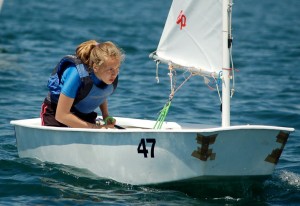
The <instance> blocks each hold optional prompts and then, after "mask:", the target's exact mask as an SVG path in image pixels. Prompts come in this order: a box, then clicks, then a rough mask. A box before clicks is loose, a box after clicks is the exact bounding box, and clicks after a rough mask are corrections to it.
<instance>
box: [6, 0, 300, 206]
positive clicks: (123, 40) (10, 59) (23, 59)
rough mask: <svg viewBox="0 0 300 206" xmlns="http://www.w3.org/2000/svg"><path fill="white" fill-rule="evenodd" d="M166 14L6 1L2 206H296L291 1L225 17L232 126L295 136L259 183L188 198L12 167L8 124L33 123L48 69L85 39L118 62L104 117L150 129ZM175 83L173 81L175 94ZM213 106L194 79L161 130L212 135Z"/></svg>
mask: <svg viewBox="0 0 300 206" xmlns="http://www.w3.org/2000/svg"><path fill="white" fill-rule="evenodd" d="M170 4H171V1H170V0H164V1H158V0H157V1H146V0H139V1H136V0H126V1H124V0H114V1H108V0H106V1H105V0H89V1H81V0H68V1H58V0H51V1H50V0H43V1H21V0H5V2H4V5H3V7H2V11H1V13H0V96H1V97H0V131H1V132H0V204H1V205H98V204H103V205H274V206H275V205H276V206H277V205H300V157H299V155H300V139H299V137H300V133H299V129H300V103H299V101H300V98H299V97H300V75H299V69H300V66H299V63H300V23H299V19H300V12H299V8H300V1H299V0H285V1H282V0H263V1H261V0H236V1H235V4H234V8H233V9H234V10H233V37H234V43H233V46H234V47H233V53H234V64H235V67H236V68H237V69H238V70H239V72H237V73H236V88H235V90H236V93H235V95H234V97H233V99H232V100H231V103H232V106H231V110H232V111H231V112H232V117H231V122H232V125H237V124H263V125H276V126H287V127H294V128H295V129H296V132H295V133H293V134H292V135H291V136H290V138H289V141H288V143H287V145H286V147H285V150H284V152H283V154H282V156H281V158H280V161H279V163H278V165H277V167H276V169H275V172H274V174H273V176H272V177H271V178H269V179H268V180H266V181H263V182H260V183H255V185H254V186H249V185H251V184H249V183H246V182H244V183H242V184H244V187H242V189H241V190H239V191H238V192H235V191H234V187H235V186H234V183H228V184H227V187H224V188H217V189H215V190H209V189H208V188H206V187H202V188H201V190H199V191H195V190H194V191H193V192H192V193H189V192H185V190H182V188H181V189H175V188H174V189H172V188H160V187H155V188H153V187H146V186H143V187H140V186H131V185H124V184H121V183H117V182H114V181H112V180H109V179H102V178H99V177H96V176H94V175H93V174H90V173H89V172H88V171H85V170H80V169H77V168H72V167H68V166H64V165H57V164H51V163H41V162H38V161H36V160H32V159H20V158H18V154H17V148H16V141H15V137H14V131H13V127H12V126H11V125H10V124H9V122H10V120H12V119H24V118H33V117H37V116H38V115H39V110H40V105H41V102H42V101H43V98H44V97H45V95H46V92H47V90H46V87H45V85H46V82H47V78H48V76H49V74H50V72H51V70H52V68H53V67H54V66H55V65H56V63H57V61H58V60H59V58H60V57H62V56H63V55H65V54H72V53H74V49H75V47H76V46H77V45H78V44H79V43H81V42H82V41H85V40H88V39H97V40H102V41H106V40H112V41H114V42H116V43H117V44H118V45H119V46H120V47H122V48H123V49H124V50H125V52H126V55H127V56H126V61H125V63H124V64H123V66H122V68H121V73H120V83H119V87H118V89H117V91H116V93H115V94H114V95H113V96H112V97H111V98H110V99H109V107H110V112H111V114H112V115H114V116H123V117H131V118H145V119H156V117H157V116H158V112H159V110H160V109H161V108H162V107H163V105H164V104H165V102H166V100H167V98H168V95H169V81H168V76H167V70H165V69H164V66H160V70H159V76H160V84H157V83H156V80H155V64H154V62H153V61H151V60H150V59H149V58H148V55H149V53H151V52H152V51H154V50H155V49H156V46H157V44H158V41H159V38H160V35H161V32H162V29H163V25H164V21H165V18H166V16H167V13H168V9H169V6H170ZM181 80H182V76H181V77H180V76H178V85H179V83H180V81H181ZM219 105H220V102H219V98H218V95H217V92H216V90H210V89H208V87H207V86H205V85H204V84H203V81H202V78H200V77H194V78H192V79H191V80H189V81H188V82H187V83H186V84H185V85H184V86H183V87H182V89H181V90H180V91H179V92H178V93H176V96H175V99H174V100H173V103H172V106H171V109H170V111H169V114H168V117H167V120H169V121H180V122H191V123H206V124H217V125H219V124H220V111H219ZM212 184H213V183H212ZM210 186H214V185H210ZM227 188H228V189H227ZM232 188H233V189H232ZM183 189H184V188H183ZM185 189H188V188H185ZM189 189H190V188H189ZM206 189H207V190H206ZM221 189H222V192H221ZM232 191H233V192H232Z"/></svg>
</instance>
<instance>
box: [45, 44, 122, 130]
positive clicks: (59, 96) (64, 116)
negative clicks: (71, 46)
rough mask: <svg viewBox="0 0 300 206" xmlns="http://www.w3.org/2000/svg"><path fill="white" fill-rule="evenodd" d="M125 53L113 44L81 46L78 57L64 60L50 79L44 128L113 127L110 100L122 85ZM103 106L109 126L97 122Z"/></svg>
mask: <svg viewBox="0 0 300 206" xmlns="http://www.w3.org/2000/svg"><path fill="white" fill-rule="evenodd" d="M123 60H124V54H123V52H122V50H121V49H120V48H118V47H117V46H116V45H115V44H114V43H112V42H109V41H108V42H103V43H98V42H96V41H95V40H90V41H87V42H83V43H81V44H80V45H79V46H78V47H77V49H76V56H72V55H68V56H65V57H64V58H62V59H61V60H60V62H59V63H58V64H57V66H56V67H55V69H54V70H53V72H52V75H51V76H50V78H49V80H48V88H49V93H48V95H47V97H46V98H45V100H44V102H43V104H42V111H41V120H42V125H45V126H57V127H77V128H95V129H97V128H108V127H110V128H113V127H114V125H115V119H113V118H111V117H110V116H109V113H108V105H107V97H108V96H109V95H111V94H112V93H113V92H114V90H115V89H116V87H117V84H118V74H119V69H120V65H121V63H122V61H123ZM97 107H100V110H101V112H102V117H103V119H104V121H105V123H106V124H105V125H100V124H99V122H97V123H96V117H97V113H96V112H94V110H95V109H96V108H97Z"/></svg>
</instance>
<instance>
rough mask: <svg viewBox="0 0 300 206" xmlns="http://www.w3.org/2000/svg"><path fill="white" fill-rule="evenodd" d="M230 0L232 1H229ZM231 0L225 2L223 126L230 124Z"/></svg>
mask: <svg viewBox="0 0 300 206" xmlns="http://www.w3.org/2000/svg"><path fill="white" fill-rule="evenodd" d="M229 1H230V2H229ZM229 15H231V0H224V3H223V69H222V70H223V71H222V72H223V81H222V127H227V126H230V75H231V70H230V61H229V46H231V45H229V40H228V39H229V36H230V35H229V34H230V32H231V31H230V28H231V25H229V24H230V23H231V22H229Z"/></svg>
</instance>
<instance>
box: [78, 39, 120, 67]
mask: <svg viewBox="0 0 300 206" xmlns="http://www.w3.org/2000/svg"><path fill="white" fill-rule="evenodd" d="M76 56H77V57H78V58H79V59H80V60H81V61H82V63H84V64H86V65H88V67H89V69H91V68H92V67H93V64H94V63H95V64H97V65H99V66H101V65H102V64H103V63H105V62H106V61H107V59H108V57H111V58H117V59H119V60H120V63H121V62H122V61H123V60H124V58H125V54H124V52H123V50H122V49H120V48H119V47H117V46H116V45H115V44H114V43H112V42H110V41H106V42H102V43H98V42H97V41H95V40H89V41H86V42H83V43H81V44H80V45H79V46H78V47H77V48H76Z"/></svg>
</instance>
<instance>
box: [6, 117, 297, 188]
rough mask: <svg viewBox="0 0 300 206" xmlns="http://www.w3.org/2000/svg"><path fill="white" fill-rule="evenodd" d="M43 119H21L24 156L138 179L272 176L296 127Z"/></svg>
mask: <svg viewBox="0 0 300 206" xmlns="http://www.w3.org/2000/svg"><path fill="white" fill-rule="evenodd" d="M39 122H40V119H29V120H16V121H12V122H11V124H13V125H14V127H15V133H16V139H17V147H18V154H19V156H20V157H21V158H36V159H39V160H41V161H47V162H54V163H58V164H65V165H71V166H75V167H78V168H84V169H87V170H89V171H91V172H93V173H94V174H96V175H98V176H100V177H104V178H110V179H113V180H116V181H118V182H122V183H128V184H133V185H149V184H159V183H166V182H175V181H180V180H188V179H194V178H200V179H201V178H202V179H203V178H205V177H209V178H211V177H234V176H267V175H271V174H272V173H273V170H274V168H275V166H276V164H277V162H278V160H279V157H280V155H281V152H282V150H283V148H284V146H285V144H286V142H287V139H288V136H289V133H290V132H292V131H293V129H292V128H284V127H270V126H250V125H245V126H232V127H208V128H203V127H200V126H197V125H190V127H185V126H182V125H180V124H177V123H165V124H164V125H163V128H162V129H161V130H155V129H150V128H152V126H153V124H154V123H155V122H154V121H148V120H138V119H129V118H117V122H118V123H121V125H122V126H123V127H125V128H126V129H102V130H93V129H75V128H57V127H45V126H40V125H39Z"/></svg>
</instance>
